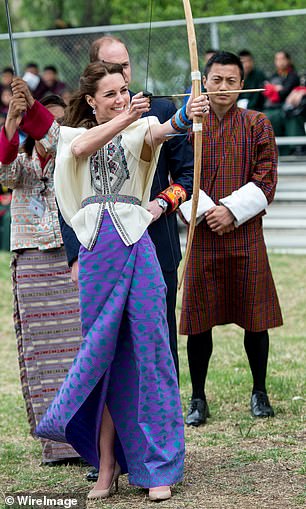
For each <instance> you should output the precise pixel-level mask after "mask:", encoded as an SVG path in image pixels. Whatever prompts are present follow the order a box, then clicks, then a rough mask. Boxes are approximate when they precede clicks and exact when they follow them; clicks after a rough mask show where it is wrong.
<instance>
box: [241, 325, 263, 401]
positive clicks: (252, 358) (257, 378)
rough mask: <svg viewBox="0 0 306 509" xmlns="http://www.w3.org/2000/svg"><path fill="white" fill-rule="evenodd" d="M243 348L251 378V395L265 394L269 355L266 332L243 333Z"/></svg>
mask: <svg viewBox="0 0 306 509" xmlns="http://www.w3.org/2000/svg"><path fill="white" fill-rule="evenodd" d="M244 348H245V351H246V354H247V356H248V360H249V364H250V368H251V372H252V376H253V394H254V392H256V391H262V392H265V393H266V392H267V391H266V375H267V364H268V355H269V334H268V331H266V330H265V331H261V332H250V331H245V333H244Z"/></svg>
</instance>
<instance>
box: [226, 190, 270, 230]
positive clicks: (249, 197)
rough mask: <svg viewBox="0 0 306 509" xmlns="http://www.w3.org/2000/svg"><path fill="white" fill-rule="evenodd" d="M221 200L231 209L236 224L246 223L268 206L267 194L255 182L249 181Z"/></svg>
mask: <svg viewBox="0 0 306 509" xmlns="http://www.w3.org/2000/svg"><path fill="white" fill-rule="evenodd" d="M219 202H220V203H221V204H222V205H224V206H225V207H227V208H228V209H229V210H230V211H231V213H232V214H233V216H234V217H235V221H234V224H235V226H240V225H241V224H243V223H245V222H246V221H248V220H249V219H251V218H252V217H254V216H256V215H257V214H259V212H262V211H263V210H264V209H265V208H266V207H267V206H268V201H267V198H266V196H265V194H264V193H263V192H262V190H261V189H260V188H259V187H258V186H256V185H255V184H254V183H253V182H248V183H247V184H245V185H244V186H242V187H240V189H238V190H237V191H234V192H233V193H232V194H231V195H229V196H226V197H225V198H221V200H219Z"/></svg>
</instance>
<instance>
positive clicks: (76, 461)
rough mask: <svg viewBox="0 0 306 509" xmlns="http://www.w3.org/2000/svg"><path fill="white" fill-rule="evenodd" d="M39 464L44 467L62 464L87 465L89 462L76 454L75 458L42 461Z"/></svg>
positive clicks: (60, 465)
mask: <svg viewBox="0 0 306 509" xmlns="http://www.w3.org/2000/svg"><path fill="white" fill-rule="evenodd" d="M41 465H42V466H44V467H62V466H65V467H67V466H80V467H86V466H89V463H88V462H87V461H86V460H84V458H81V457H80V456H76V457H75V458H63V459H61V460H53V461H43V462H42V463H41Z"/></svg>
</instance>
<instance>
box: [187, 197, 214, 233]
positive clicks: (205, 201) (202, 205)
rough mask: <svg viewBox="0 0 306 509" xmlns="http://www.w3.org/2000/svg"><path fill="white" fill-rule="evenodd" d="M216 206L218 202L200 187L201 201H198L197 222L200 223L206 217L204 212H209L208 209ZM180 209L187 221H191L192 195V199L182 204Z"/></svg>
mask: <svg viewBox="0 0 306 509" xmlns="http://www.w3.org/2000/svg"><path fill="white" fill-rule="evenodd" d="M215 206H216V204H215V203H214V202H213V201H212V199H211V198H210V197H209V196H208V195H207V194H206V193H205V191H203V190H202V189H200V191H199V202H198V208H197V216H196V217H197V219H196V224H197V225H198V224H199V223H200V222H201V221H202V220H203V219H204V214H205V212H207V210H209V209H211V208H212V207H215ZM180 211H181V213H182V214H183V216H184V218H185V220H186V221H187V223H190V220H191V211H192V197H191V199H190V200H188V201H185V202H184V203H182V205H180Z"/></svg>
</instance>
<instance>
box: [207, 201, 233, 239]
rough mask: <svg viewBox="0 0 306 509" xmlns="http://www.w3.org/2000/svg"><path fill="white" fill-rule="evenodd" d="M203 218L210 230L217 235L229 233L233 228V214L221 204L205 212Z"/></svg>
mask: <svg viewBox="0 0 306 509" xmlns="http://www.w3.org/2000/svg"><path fill="white" fill-rule="evenodd" d="M205 218H206V222H207V224H208V226H209V227H210V228H211V230H212V231H213V232H215V233H218V235H223V233H229V232H231V231H233V230H234V229H235V226H234V219H235V218H234V216H233V214H232V213H231V211H230V210H229V209H228V208H226V207H224V206H223V205H217V206H216V207H212V208H211V209H209V210H208V211H207V212H205Z"/></svg>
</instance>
